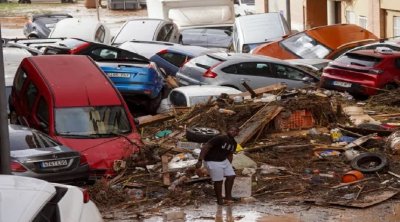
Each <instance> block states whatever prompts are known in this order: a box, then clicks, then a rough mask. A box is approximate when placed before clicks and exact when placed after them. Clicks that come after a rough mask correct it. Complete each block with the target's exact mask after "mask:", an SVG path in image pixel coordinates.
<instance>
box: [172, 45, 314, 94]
mask: <svg viewBox="0 0 400 222" xmlns="http://www.w3.org/2000/svg"><path fill="white" fill-rule="evenodd" d="M176 77H177V80H178V82H179V84H180V85H203V84H209V85H220V86H230V87H233V88H236V89H239V90H241V91H246V88H245V86H243V82H246V83H247V84H248V85H249V86H250V87H251V88H254V89H255V88H259V87H263V86H266V85H272V84H275V83H280V82H284V83H286V84H287V85H288V87H289V88H302V87H304V86H307V85H310V84H311V83H316V82H318V77H316V76H314V75H312V74H310V73H308V72H306V71H304V70H301V69H299V68H297V67H295V66H292V65H290V64H289V63H287V62H285V61H283V60H278V59H274V58H270V57H265V56H259V55H251V54H246V53H209V54H206V55H203V56H199V57H196V58H194V59H192V60H190V61H189V62H187V63H185V65H183V66H182V67H181V68H180V69H179V71H178V73H177V74H176Z"/></svg>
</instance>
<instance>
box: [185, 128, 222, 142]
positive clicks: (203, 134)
mask: <svg viewBox="0 0 400 222" xmlns="http://www.w3.org/2000/svg"><path fill="white" fill-rule="evenodd" d="M219 134H220V132H219V131H218V130H216V129H213V128H208V127H198V126H195V127H190V128H187V129H186V139H187V140H188V141H191V142H197V143H206V142H207V141H209V140H210V139H211V138H213V137H215V136H217V135H219Z"/></svg>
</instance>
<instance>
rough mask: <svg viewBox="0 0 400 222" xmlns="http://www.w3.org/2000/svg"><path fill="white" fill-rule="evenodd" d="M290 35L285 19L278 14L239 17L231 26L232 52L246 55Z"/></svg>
mask: <svg viewBox="0 0 400 222" xmlns="http://www.w3.org/2000/svg"><path fill="white" fill-rule="evenodd" d="M289 34H290V29H289V26H288V24H287V22H286V20H285V18H284V17H283V16H282V15H281V14H280V13H278V12H270V13H264V14H255V15H246V16H240V17H237V18H236V19H235V24H234V25H233V33H232V38H233V50H234V51H235V52H239V53H247V52H250V51H251V50H252V49H254V48H255V47H257V46H258V45H261V44H264V43H266V42H271V41H277V40H280V39H282V37H284V36H285V35H289Z"/></svg>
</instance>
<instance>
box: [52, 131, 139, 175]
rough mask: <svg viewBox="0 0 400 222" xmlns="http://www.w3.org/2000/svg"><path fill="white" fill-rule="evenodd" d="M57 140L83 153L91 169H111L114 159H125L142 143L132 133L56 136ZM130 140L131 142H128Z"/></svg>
mask: <svg viewBox="0 0 400 222" xmlns="http://www.w3.org/2000/svg"><path fill="white" fill-rule="evenodd" d="M57 140H58V141H59V142H60V143H62V144H64V145H66V146H69V147H71V148H72V149H74V150H77V151H79V152H80V153H81V154H83V155H85V156H86V158H87V161H88V163H89V166H90V168H91V169H95V170H107V171H110V170H111V171H112V169H113V164H114V161H115V160H121V159H126V158H129V157H130V156H131V154H133V153H135V152H138V151H139V149H140V147H141V146H142V143H141V141H140V139H139V138H136V137H135V136H134V134H131V135H129V136H125V137H124V136H120V137H111V138H95V139H93V138H90V139H82V138H79V139H76V138H65V137H60V136H58V137H57ZM128 140H130V141H131V142H129V141H128Z"/></svg>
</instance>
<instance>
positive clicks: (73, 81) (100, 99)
mask: <svg viewBox="0 0 400 222" xmlns="http://www.w3.org/2000/svg"><path fill="white" fill-rule="evenodd" d="M26 59H28V60H30V61H31V62H32V63H33V64H34V65H35V67H36V68H37V69H38V70H39V73H40V75H41V76H42V77H43V78H44V79H45V80H46V82H47V86H48V87H49V88H50V90H51V91H52V93H53V98H54V104H55V106H56V107H73V106H75V107H76V106H102V105H121V99H120V97H119V94H118V93H117V91H116V89H115V88H114V86H113V85H112V83H111V81H110V80H109V79H108V78H107V77H106V76H105V74H104V73H103V72H102V71H101V70H100V68H99V67H98V66H97V65H96V64H95V63H94V61H93V60H92V59H91V58H90V57H89V56H84V55H46V56H35V57H29V58H26ZM26 59H24V60H26Z"/></svg>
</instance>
